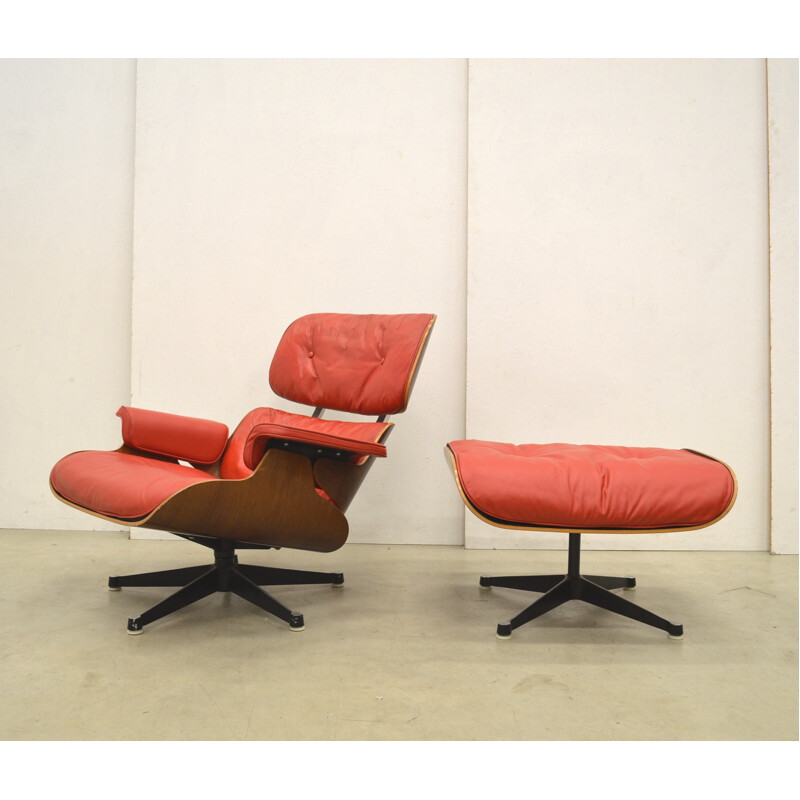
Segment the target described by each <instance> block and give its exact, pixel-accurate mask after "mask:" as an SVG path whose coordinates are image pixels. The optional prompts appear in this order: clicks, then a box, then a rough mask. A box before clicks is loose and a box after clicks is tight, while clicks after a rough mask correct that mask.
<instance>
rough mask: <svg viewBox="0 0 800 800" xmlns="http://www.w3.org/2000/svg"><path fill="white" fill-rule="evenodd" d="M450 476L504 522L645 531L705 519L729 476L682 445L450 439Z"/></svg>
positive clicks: (718, 504)
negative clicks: (453, 473)
mask: <svg viewBox="0 0 800 800" xmlns="http://www.w3.org/2000/svg"><path fill="white" fill-rule="evenodd" d="M449 448H450V451H451V452H452V454H453V457H454V460H455V465H456V469H457V472H458V480H459V483H460V486H461V489H462V491H463V492H464V494H465V496H466V498H467V499H468V500H469V502H470V503H471V504H472V505H473V506H474V507H475V509H476V510H477V511H479V512H480V513H481V514H483V515H485V516H488V517H491V518H493V519H494V520H496V521H499V522H501V523H508V524H509V525H511V526H515V525H519V526H523V527H524V526H540V527H548V528H566V529H569V528H582V529H593V528H621V529H626V530H647V529H661V528H682V527H694V526H703V525H706V524H708V523H710V522H712V521H713V520H715V519H716V518H717V517H719V516H720V515H721V514H723V513H724V512H725V511H726V510H727V509H728V508H729V506H730V504H731V502H732V500H733V498H734V492H735V481H734V478H733V475H732V474H731V472H730V470H729V469H728V468H727V467H726V466H725V465H724V464H722V463H720V462H719V461H715V460H713V459H711V458H707V457H704V456H701V455H697V454H695V453H692V452H690V451H688V450H666V449H661V448H652V447H651V448H645V447H607V446H602V445H570V444H523V445H513V444H503V443H501V442H484V441H478V440H464V441H456V442H450V444H449Z"/></svg>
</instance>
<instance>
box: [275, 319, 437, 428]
mask: <svg viewBox="0 0 800 800" xmlns="http://www.w3.org/2000/svg"><path fill="white" fill-rule="evenodd" d="M435 319H436V316H435V315H434V314H309V315H307V316H305V317H301V318H300V319H298V320H296V321H295V322H293V323H292V324H291V325H290V326H289V327H288V328H287V329H286V332H285V333H284V334H283V338H282V339H281V341H280V343H279V344H278V349H277V350H276V351H275V357H274V358H273V359H272V365H271V366H270V369H269V385H270V386H271V387H272V390H273V391H274V392H275V394H278V395H280V396H281V397H285V398H286V399H287V400H292V401H294V402H296V403H305V404H306V405H309V406H321V407H322V408H331V409H336V410H338V411H349V412H353V413H357V414H378V415H380V414H399V413H400V412H401V411H405V409H406V405H407V404H408V395H409V393H410V391H411V385H412V382H413V377H414V373H415V371H416V367H417V363H418V361H419V357H420V355H421V353H422V348H423V346H424V344H425V340H426V339H427V336H428V332H429V331H430V328H431V326H432V325H433V323H434V321H435Z"/></svg>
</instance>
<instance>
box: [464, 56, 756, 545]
mask: <svg viewBox="0 0 800 800" xmlns="http://www.w3.org/2000/svg"><path fill="white" fill-rule="evenodd" d="M469 75H470V78H469V82H470V92H469V246H468V312H467V315H468V320H469V329H468V357H467V361H468V363H467V386H468V390H467V420H466V431H467V436H468V437H469V438H477V439H488V440H498V441H510V442H517V443H521V442H554V441H562V442H572V443H576V444H580V443H595V444H620V445H630V446H653V447H676V448H680V447H691V448H694V449H697V450H701V451H704V452H708V453H711V454H713V455H715V456H717V457H718V458H721V459H722V460H724V461H726V462H728V463H729V464H730V465H731V466H732V467H733V468H734V470H735V471H736V473H737V476H738V478H739V485H740V491H739V499H738V502H737V504H736V507H735V508H734V510H733V511H732V512H731V513H730V514H729V515H728V517H726V518H725V519H724V520H722V521H721V522H720V523H719V524H717V525H716V526H714V527H712V528H708V529H706V530H703V531H699V532H691V533H675V534H663V535H654V536H634V537H623V536H619V535H617V536H613V535H602V536H593V537H587V541H586V545H587V547H592V546H593V545H595V546H598V547H602V548H613V547H619V548H630V547H640V548H656V549H658V548H664V549H670V548H676V549H693V548H697V549H712V550H713V549H746V550H748V549H752V550H764V549H767V547H768V537H769V529H768V525H769V508H768V486H769V385H768V379H769V375H768V357H767V353H768V286H767V276H768V263H767V251H768V238H767V196H766V192H767V183H766V173H767V164H766V154H767V143H766V125H765V119H766V108H765V101H766V90H765V65H764V62H763V61H756V60H697V61H695V60H663V61H662V60H633V61H629V60H525V61H517V60H478V61H471V62H470V68H469ZM565 540H566V537H565V536H563V535H561V534H533V533H517V532H512V531H504V530H499V529H496V528H491V527H489V526H487V525H485V524H483V523H481V522H479V521H478V520H477V519H475V518H474V517H472V515H468V518H467V523H466V543H467V545H468V546H471V547H508V546H518V547H531V548H535V547H557V546H565V544H566V542H565Z"/></svg>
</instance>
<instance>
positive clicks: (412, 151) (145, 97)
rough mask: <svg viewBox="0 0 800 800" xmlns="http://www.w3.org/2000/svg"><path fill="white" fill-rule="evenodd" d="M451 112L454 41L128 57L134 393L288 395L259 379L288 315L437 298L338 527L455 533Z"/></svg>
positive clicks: (155, 402) (460, 276)
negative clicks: (364, 477) (223, 55)
mask: <svg viewBox="0 0 800 800" xmlns="http://www.w3.org/2000/svg"><path fill="white" fill-rule="evenodd" d="M465 116H466V63H465V62H462V61H453V60H448V61H424V60H418V61H388V60H387V61H358V60H352V61H350V60H345V61H325V60H314V61H303V60H297V61H175V60H168V61H150V60H145V61H140V62H139V75H138V91H137V106H136V120H137V124H136V166H137V169H136V200H135V214H134V219H135V227H134V283H133V371H132V388H133V403H134V405H139V406H141V407H144V408H155V409H163V410H172V411H174V412H175V413H182V414H189V415H194V416H200V417H208V418H211V419H217V420H220V421H222V422H226V423H227V424H228V425H229V427H231V429H233V427H234V426H235V425H236V423H238V422H239V420H240V419H241V418H242V417H243V416H244V415H245V413H247V412H248V411H249V410H250V409H252V408H255V407H258V406H275V407H277V408H284V409H288V410H302V409H301V407H299V406H294V405H293V404H291V403H289V402H287V401H285V400H282V399H281V398H278V397H276V396H275V395H273V394H272V392H271V390H270V388H269V384H268V381H267V373H268V369H269V363H270V361H271V359H272V355H273V353H274V350H275V347H276V346H277V344H278V340H279V339H280V336H281V334H282V333H283V331H284V329H285V328H286V326H287V325H288V324H289V323H290V322H291V321H292V320H294V319H296V318H297V317H299V316H302V315H303V314H307V313H311V312H316V311H341V312H358V313H403V312H432V313H435V314H438V320H437V322H436V326H435V327H434V330H433V333H432V335H431V339H430V344H429V346H428V350H427V353H426V355H425V360H424V362H423V364H422V367H421V369H420V373H419V377H418V379H417V383H416V386H415V389H414V394H413V396H412V398H411V403H410V405H409V410H408V411H407V412H405V413H404V414H402V415H398V416H397V417H395V418H394V422H395V423H396V428H395V430H394V431H393V432H392V435H391V438H390V439H389V442H388V450H389V457H388V458H387V459H386V460H385V461H384V460H378V462H377V463H376V464H375V465H374V466H373V468H372V472H371V473H370V476H369V480H368V481H366V482H365V484H364V486H363V487H362V489H361V491H360V492H359V494H358V496H357V497H356V499H355V500H354V502H353V505H352V506H351V509H350V511H349V512H348V519H349V522H350V529H351V534H350V541H356V542H358V541H372V542H382V541H386V542H393V543H397V542H425V543H439V544H456V543H458V544H460V543H461V542H462V541H463V514H464V511H463V508H462V507H461V502H460V500H459V498H458V496H457V494H456V493H455V491H454V487H453V486H452V479H451V478H450V477H449V475H447V473H446V471H445V470H444V468H443V462H442V459H441V449H442V447H443V446H444V442H446V441H448V440H449V439H454V438H458V437H460V436H461V435H462V434H463V430H464V369H465V367H464V358H465V354H464V328H465V319H464V314H465V287H464V263H465V260H466V252H465V247H466V228H465V226H466V205H465V203H466V195H465V191H464V187H465V181H466V126H465V124H464V123H465ZM305 411H306V413H307V412H308V409H305ZM142 533H143V534H144V535H148V534H146V533H144V532H142Z"/></svg>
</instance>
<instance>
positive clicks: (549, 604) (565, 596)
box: [497, 578, 572, 639]
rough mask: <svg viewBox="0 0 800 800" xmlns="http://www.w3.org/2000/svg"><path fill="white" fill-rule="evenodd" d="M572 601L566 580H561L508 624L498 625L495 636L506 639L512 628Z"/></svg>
mask: <svg viewBox="0 0 800 800" xmlns="http://www.w3.org/2000/svg"><path fill="white" fill-rule="evenodd" d="M570 599H572V592H571V591H570V583H569V581H568V580H567V579H566V578H563V579H562V580H561V581H560V582H559V583H557V584H556V585H555V586H554V587H553V588H552V589H550V590H549V591H548V592H546V593H545V594H543V595H542V596H541V597H540V598H539V599H538V600H535V601H534V602H533V603H531V604H530V605H529V606H528V607H527V608H526V609H524V610H523V611H520V613H519V614H517V616H516V617H514V618H513V619H512V620H510V621H509V622H505V623H502V622H501V623H500V624H499V625H498V626H497V636H498V637H499V638H500V639H508V638H509V637H510V636H511V631H513V630H514V628H519V626H520V625H524V624H525V623H526V622H530V621H531V620H532V619H536V617H541V616H542V614H546V613H547V612H548V611H552V610H553V609H554V608H556V607H557V606H560V605H561V604H562V603H566V602H567V600H570Z"/></svg>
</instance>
